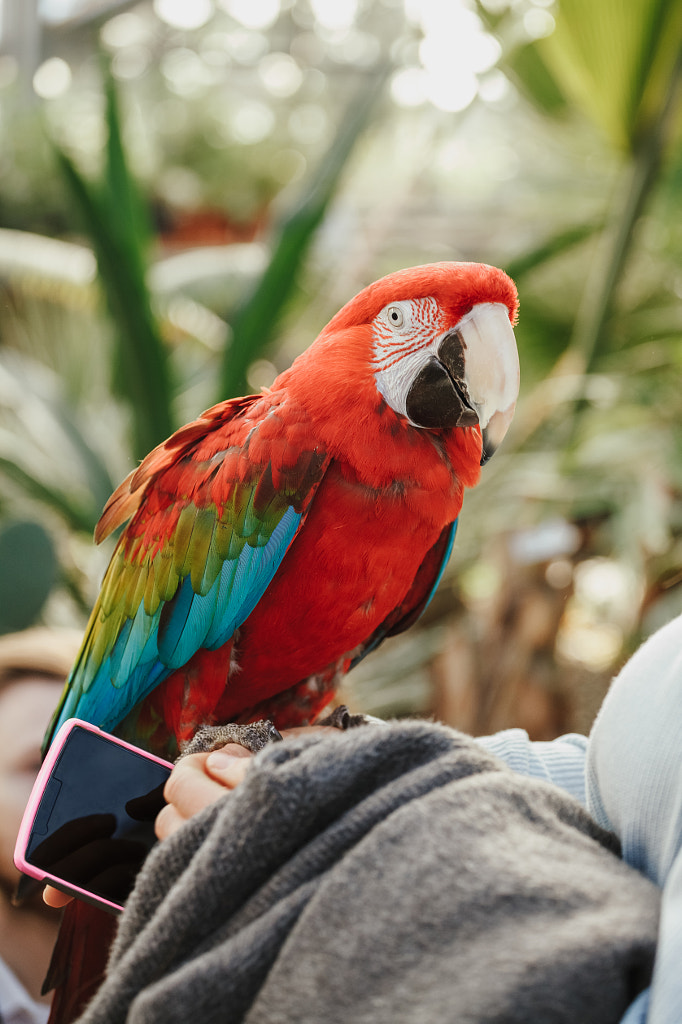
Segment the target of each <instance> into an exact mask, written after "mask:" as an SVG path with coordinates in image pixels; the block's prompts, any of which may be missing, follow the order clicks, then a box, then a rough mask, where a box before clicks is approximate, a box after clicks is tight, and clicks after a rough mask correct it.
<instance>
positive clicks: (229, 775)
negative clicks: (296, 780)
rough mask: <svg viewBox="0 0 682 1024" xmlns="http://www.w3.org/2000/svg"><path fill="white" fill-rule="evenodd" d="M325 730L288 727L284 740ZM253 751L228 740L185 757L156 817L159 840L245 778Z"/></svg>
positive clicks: (170, 781) (171, 780)
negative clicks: (215, 746) (221, 744)
mask: <svg viewBox="0 0 682 1024" xmlns="http://www.w3.org/2000/svg"><path fill="white" fill-rule="evenodd" d="M320 729H324V731H325V732H326V733H330V732H334V730H333V729H329V728H327V727H323V726H315V725H312V726H304V727H301V728H298V729H285V730H284V731H283V733H282V736H283V737H284V739H287V738H290V737H292V736H300V735H307V734H308V733H311V732H319V730H320ZM252 757H253V754H252V753H251V751H250V750H247V749H246V747H242V746H240V745H239V744H238V743H227V744H226V745H225V746H224V747H220V748H219V749H218V750H212V751H211V753H210V754H188V755H187V757H183V758H182V759H181V760H180V761H179V762H178V764H176V766H175V768H174V769H173V771H172V772H171V774H170V777H169V779H168V782H167V783H166V787H165V789H164V791H163V795H164V796H165V798H166V800H167V801H168V803H167V805H166V807H164V808H162V810H161V811H160V812H159V814H158V815H157V817H156V824H155V826H154V830H155V832H156V834H157V836H158V837H159V839H167V838H168V836H170V835H172V834H173V832H175V831H176V830H177V829H179V828H180V826H181V825H184V824H185V822H186V821H189V819H190V818H191V817H192V816H193V815H195V814H197V813H198V812H199V811H201V810H203V809H204V807H207V806H208V805H209V804H212V803H214V802H215V801H216V800H219V799H220V798H221V797H224V796H225V795H226V793H229V792H230V791H231V790H233V789H235V788H236V787H237V786H238V785H239V783H240V782H242V781H243V779H244V777H245V775H246V773H247V771H248V769H249V765H250V764H251V758H252Z"/></svg>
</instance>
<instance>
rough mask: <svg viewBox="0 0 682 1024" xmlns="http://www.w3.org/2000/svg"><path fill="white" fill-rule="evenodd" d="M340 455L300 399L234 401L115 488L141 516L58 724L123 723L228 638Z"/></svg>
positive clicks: (118, 508)
mask: <svg viewBox="0 0 682 1024" xmlns="http://www.w3.org/2000/svg"><path fill="white" fill-rule="evenodd" d="M328 463H329V457H328V456H327V455H326V453H324V452H322V451H321V450H320V449H319V447H318V446H317V445H316V444H315V443H314V442H313V441H312V440H311V437H310V431H309V429H308V428H307V423H306V419H305V415H304V414H303V413H302V412H301V410H300V408H298V407H296V406H295V405H294V404H293V402H292V401H291V400H290V399H289V400H287V399H286V398H283V397H282V396H281V395H280V396H279V397H278V398H275V397H274V396H272V395H269V394H267V393H266V394H264V395H258V396H249V397H248V398H246V399H244V398H240V399H235V400H233V401H231V402H224V403H221V404H220V405H218V406H215V407H214V408H213V409H209V410H208V411H207V412H206V413H204V414H203V416H202V417H201V418H200V419H199V420H197V421H195V422H194V423H191V424H189V425H188V426H186V427H183V428H182V429H181V430H179V431H178V432H177V433H176V434H174V435H173V436H172V437H171V438H169V439H168V441H166V442H165V443H164V444H163V445H160V446H159V447H158V448H156V449H154V451H153V452H151V453H150V454H149V455H148V456H147V458H146V459H145V460H144V461H143V462H142V464H141V465H140V467H139V468H138V469H137V470H136V471H135V472H133V473H132V474H130V476H129V477H128V478H126V480H124V482H123V483H122V484H121V486H120V487H119V488H118V490H117V491H116V492H115V493H114V494H113V495H112V497H111V499H110V500H109V502H108V504H107V506H106V508H105V510H104V513H103V515H102V519H101V520H100V523H99V525H98V528H97V531H96V534H95V536H96V539H97V540H101V539H102V538H103V537H105V536H107V535H108V534H109V533H110V532H111V531H112V530H114V529H116V527H117V526H120V525H121V524H122V523H124V522H125V521H126V520H127V519H129V518H130V517H132V518H130V522H129V523H128V526H127V527H126V529H125V530H124V532H123V533H122V535H121V537H120V539H119V541H118V544H117V546H116V549H115V551H114V554H113V557H112V559H111V562H110V564H109V567H108V569H107V572H106V575H105V577H104V581H103V584H102V588H101V591H100V595H99V598H98V600H97V602H96V604H95V607H94V609H93V612H92V615H91V618H90V621H89V623H88V627H87V630H86V634H85V639H84V641H83V646H82V647H81V650H80V653H79V655H78V658H77V660H76V664H75V666H74V669H73V670H72V672H71V675H70V676H69V679H68V680H67V684H66V687H65V690H64V693H63V695H62V700H61V702H60V705H59V707H58V708H57V710H56V712H55V715H54V718H53V722H52V723H51V726H50V729H49V731H48V736H47V738H46V744H47V743H48V742H49V740H50V739H51V737H52V735H53V734H54V731H55V730H56V729H57V728H58V727H59V726H60V725H61V724H62V722H64V721H65V720H66V719H67V718H71V717H80V718H84V719H87V720H88V721H90V722H93V723H94V724H97V725H99V726H100V727H102V728H104V729H108V730H111V729H112V728H113V727H115V726H116V725H117V724H118V723H119V722H120V721H121V720H122V719H123V718H124V717H125V715H126V714H127V713H128V712H129V711H130V710H131V709H132V708H133V707H134V706H135V705H136V704H138V703H139V702H140V701H141V700H142V699H143V698H144V697H145V696H146V695H147V694H148V693H150V692H151V690H153V689H154V688H155V687H156V686H157V685H158V684H159V683H160V682H161V681H162V680H163V679H165V678H166V677H167V676H169V675H170V674H171V673H172V672H173V671H175V670H176V669H178V668H181V667H182V666H183V665H185V664H186V663H187V662H188V661H189V659H190V658H192V656H193V655H194V654H195V653H196V652H197V651H198V650H199V649H201V648H203V649H208V650H215V649H217V648H218V647H221V646H222V645H223V644H225V643H227V642H228V641H229V640H230V638H231V637H232V635H233V633H234V631H235V629H237V627H238V626H239V625H240V624H241V623H242V622H243V621H244V620H245V619H246V618H247V617H248V615H250V613H251V612H252V611H253V609H254V607H255V606H256V604H257V603H258V601H259V600H260V598H261V596H262V594H263V593H264V592H265V590H266V588H267V587H268V585H269V583H270V581H271V580H272V577H273V576H274V574H275V572H276V571H277V569H278V567H279V565H280V563H281V561H282V559H283V557H284V555H285V553H286V551H287V549H288V547H289V545H290V544H291V542H292V540H293V539H294V537H295V536H296V534H297V532H298V531H299V529H300V528H301V526H302V524H303V522H304V520H305V517H306V514H307V511H308V509H309V507H310V503H311V501H312V499H313V497H314V495H315V492H316V490H317V487H318V485H319V482H320V480H321V479H322V477H323V475H324V472H325V470H326V468H327V465H328Z"/></svg>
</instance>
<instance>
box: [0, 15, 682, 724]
mask: <svg viewBox="0 0 682 1024" xmlns="http://www.w3.org/2000/svg"><path fill="white" fill-rule="evenodd" d="M681 49H682V0H628V3H627V4H623V3H622V0H557V2H554V0H482V2H480V3H476V2H475V0H154V2H152V0H143V2H136V3H130V2H115V0H0V632H9V631H13V630H19V629H23V628H25V627H27V626H30V625H34V624H47V625H54V626H75V627H81V628H82V627H83V626H84V624H85V621H86V618H87V613H88V610H89V608H90V606H91V604H92V602H93V600H94V597H95V595H96V593H97V589H98V586H99V582H100V580H101V576H102V573H103V570H104V568H105V566H106V563H107V561H108V558H109V556H110V554H111V548H110V547H107V546H106V545H104V546H103V548H102V549H97V548H95V547H94V545H93V543H92V530H93V528H94V525H95V523H96V521H97V519H98V517H99V514H100V512H101V509H102V506H103V504H104V502H105V501H106V499H107V497H108V496H109V493H110V492H111V491H112V490H113V488H114V487H115V485H116V484H117V483H118V482H119V480H120V479H121V478H122V477H123V476H124V475H125V474H126V473H127V472H128V471H129V470H130V469H131V468H132V467H133V466H134V465H135V464H136V463H137V461H138V460H139V459H140V458H141V457H142V456H143V455H144V454H145V453H146V452H147V451H148V450H149V449H150V448H151V447H152V446H153V445H155V444H156V443H158V442H159V441H161V440H163V438H164V437H166V436H167V435H168V434H169V433H170V432H171V431H172V430H173V429H175V428H176V427H177V426H179V425H180V424H181V423H183V422H184V421H186V420H187V419H189V418H192V417H194V416H196V415H197V414H198V413H199V412H200V411H201V410H202V409H204V408H205V407H207V406H209V405H211V404H213V403H214V402H216V401H218V400H221V399H223V398H227V397H229V396H231V395H234V394H240V393H245V392H250V391H253V390H257V389H258V388H259V387H261V386H262V385H267V384H269V383H270V382H271V381H272V379H273V378H274V377H275V375H276V374H277V373H278V372H279V371H280V370H281V369H283V368H284V367H286V366H287V365H288V364H289V363H290V362H291V360H292V358H293V357H294V356H295V355H296V354H297V353H298V352H300V351H301V350H303V349H304V348H306V347H307V345H308V344H309V343H310V342H311V341H312V340H313V338H314V337H315V335H316V334H317V333H318V331H319V330H320V328H321V327H322V326H323V325H324V324H325V323H326V321H327V320H328V319H329V318H330V316H331V315H332V314H333V313H334V312H335V311H336V310H337V309H338V308H339V307H340V306H341V305H342V304H343V303H344V302H346V301H347V300H348V299H349V298H350V297H351V296H352V295H353V294H354V293H355V292H356V291H357V290H359V289H360V288H361V287H363V286H364V285H365V284H367V283H368V282H369V281H371V280H373V279H375V278H376V277H379V276H381V275H382V274H385V273H388V272H390V271H392V270H395V269H397V268H399V267H403V266H409V265H414V264H418V263H425V262H432V261H436V260H441V259H447V260H451V259H455V260H477V261H482V262H486V263H493V264H496V265H499V266H501V267H503V268H504V269H505V270H506V271H507V272H508V273H509V274H511V276H512V277H513V278H514V279H515V280H516V283H517V285H518V288H519V294H520V299H521V314H520V323H519V326H518V328H517V338H518V342H519V348H520V355H521V367H522V397H521V401H520V403H519V406H518V410H517V415H516V419H515V422H514V424H513V427H512V430H511V432H510V434H509V435H508V437H507V440H506V441H505V443H504V446H503V448H502V449H501V450H500V451H499V452H498V453H497V454H496V456H495V458H494V459H493V460H492V462H491V463H489V464H488V465H487V466H486V467H485V470H484V472H483V477H482V482H481V484H480V486H479V487H478V488H477V489H476V490H475V491H473V492H471V493H469V494H467V495H466V497H465V503H464V509H463V512H462V516H461V518H460V527H459V531H458V535H457V543H456V545H455V551H454V555H453V557H452V560H451V563H450V566H449V569H448V571H447V574H446V576H445V578H444V580H443V582H442V584H441V586H440V589H439V591H438V593H437V595H436V597H435V598H434V600H433V602H432V604H431V605H430V607H429V609H428V610H427V613H426V614H425V616H424V617H423V619H422V620H421V621H420V623H419V624H418V625H417V626H416V627H415V628H413V629H412V630H411V631H409V632H408V633H407V634H405V635H403V636H402V637H399V638H396V639H394V640H391V641H389V642H387V643H386V644H385V645H384V647H383V648H381V649H380V650H379V651H378V652H376V653H375V654H373V655H371V656H370V657H369V658H368V659H367V660H366V661H365V662H364V663H363V664H362V665H360V666H359V668H358V669H357V670H356V671H355V672H354V673H353V675H352V676H351V677H349V679H348V682H347V684H346V685H345V690H344V693H343V695H342V696H343V697H344V699H346V700H347V702H348V703H350V704H352V706H353V707H354V708H355V709H358V710H367V711H370V712H373V713H376V714H380V715H391V714H401V715H402V714H420V715H436V716H438V717H439V718H441V719H443V720H445V721H447V722H449V723H451V724H453V725H456V726H458V727H460V728H462V729H465V730H467V731H470V732H474V733H479V734H480V733H485V732H489V731H493V730H495V729H498V728H502V727H507V726H516V725H518V726H522V727H524V728H526V729H527V730H528V731H529V733H530V734H531V736H532V737H534V738H539V739H542V738H550V737H552V736H554V735H557V734H559V733H561V732H564V731H567V730H571V729H573V730H579V731H584V730H587V729H589V725H590V722H591V720H592V718H593V716H594V713H595V711H596V709H597V707H598V706H599V703H600V701H601V698H602V696H603V693H604V692H605V689H606V687H607V686H608V682H609V680H610V678H611V676H612V674H613V673H614V672H615V671H616V670H617V669H618V667H619V666H620V665H621V664H622V663H623V661H624V660H625V659H626V658H627V656H628V655H629V653H630V652H631V651H632V650H633V648H634V647H635V646H636V645H637V644H638V643H639V642H640V640H641V639H642V638H643V637H644V636H646V635H647V634H648V633H650V632H651V631H652V630H653V629H654V628H656V627H657V626H658V625H660V624H662V623H663V622H664V621H666V620H668V619H669V618H671V617H672V616H673V615H676V614H678V613H679V612H680V611H682V503H681V500H680V497H681V487H682V444H681V443H680V431H679V428H678V424H679V422H680V419H681V417H682V388H681V387H680V383H679V378H680V370H681V368H682V146H681V144H680V143H681V141H682V123H681V114H682V108H681V105H680V88H679V86H680V77H681V76H680V71H681V63H680V56H681Z"/></svg>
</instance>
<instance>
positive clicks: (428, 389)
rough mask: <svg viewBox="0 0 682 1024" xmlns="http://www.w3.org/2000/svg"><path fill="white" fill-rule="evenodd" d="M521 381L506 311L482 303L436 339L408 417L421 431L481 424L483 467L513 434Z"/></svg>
mask: <svg viewBox="0 0 682 1024" xmlns="http://www.w3.org/2000/svg"><path fill="white" fill-rule="evenodd" d="M519 379H520V373H519V355H518V351H517V348H516V338H515V337H514V331H513V329H512V326H511V324H510V322H509V312H508V310H507V307H506V306H505V305H504V304H503V303H500V302H482V303H479V304H478V305H476V306H474V307H473V309H471V311H470V312H469V313H467V314H466V315H465V316H463V317H462V319H461V320H460V321H459V323H457V324H456V326H455V327H454V328H452V329H451V330H449V331H447V332H446V333H445V334H444V335H442V337H440V338H438V339H437V341H436V343H435V345H434V348H433V350H432V352H431V354H430V355H429V358H428V360H427V361H426V362H425V363H424V364H423V365H422V368H421V370H420V371H419V373H418V374H417V375H416V377H415V378H414V379H413V381H412V383H411V386H410V388H409V391H408V393H407V400H406V412H407V415H408V416H409V418H410V420H411V421H412V422H413V423H414V424H415V425H417V426H420V427H427V428H429V427H430V428H432V429H433V428H435V429H439V428H440V429H443V428H444V427H470V426H474V425H475V424H478V425H479V426H480V428H481V433H482V435H483V451H482V454H481V463H484V462H487V460H488V459H489V458H490V456H491V455H492V454H493V452H494V451H495V449H496V448H497V447H498V445H499V444H500V443H501V441H502V439H503V438H504V435H505V434H506V433H507V430H508V429H509V424H510V423H511V420H512V417H513V415H514V409H515V407H516V400H517V398H518V394H519Z"/></svg>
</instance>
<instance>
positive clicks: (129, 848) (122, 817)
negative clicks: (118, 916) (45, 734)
mask: <svg viewBox="0 0 682 1024" xmlns="http://www.w3.org/2000/svg"><path fill="white" fill-rule="evenodd" d="M169 774H170V768H169V767H166V766H165V765H162V764H159V763H158V762H156V761H151V760H150V759H149V758H147V757H145V756H144V754H143V753H139V754H138V753H136V752H135V751H134V750H129V749H128V748H127V747H122V746H120V744H118V743H115V742H112V741H111V740H110V739H107V737H106V736H102V735H99V734H97V733H95V732H91V731H90V730H89V729H83V728H81V727H79V726H75V727H74V728H73V729H72V730H71V732H70V733H69V735H68V737H67V739H66V742H65V744H64V747H63V749H62V751H61V752H60V754H59V755H58V758H57V760H56V763H55V766H54V768H53V769H52V773H51V775H50V779H49V781H48V783H47V785H46V787H45V790H44V792H43V795H42V798H41V801H40V804H39V806H38V810H37V812H36V815H35V818H34V822H33V828H32V830H31V836H30V839H29V842H28V845H27V849H26V860H27V861H28V862H29V863H30V864H33V865H34V866H35V867H37V868H41V869H43V870H45V871H48V872H49V873H50V874H51V875H55V876H56V877H57V878H58V879H63V880H64V881H65V882H67V883H70V884H71V885H74V886H77V887H78V888H79V889H82V890H84V892H85V893H86V894H87V893H88V892H89V893H94V894H95V895H96V896H99V897H101V898H102V899H104V900H107V901H110V902H112V903H115V904H118V905H119V906H120V905H122V904H123V903H124V902H125V900H126V897H127V896H128V895H129V893H130V890H131V889H132V887H133V883H134V881H135V877H136V875H137V873H138V871H139V869H140V867H141V866H142V862H143V861H144V859H145V857H146V856H147V854H148V853H149V850H150V849H151V848H152V846H153V845H154V843H155V842H156V836H155V835H154V819H155V818H156V815H157V814H158V813H159V811H160V810H161V808H162V807H163V806H164V799H163V787H164V785H165V782H166V780H167V778H168V776H169Z"/></svg>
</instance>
